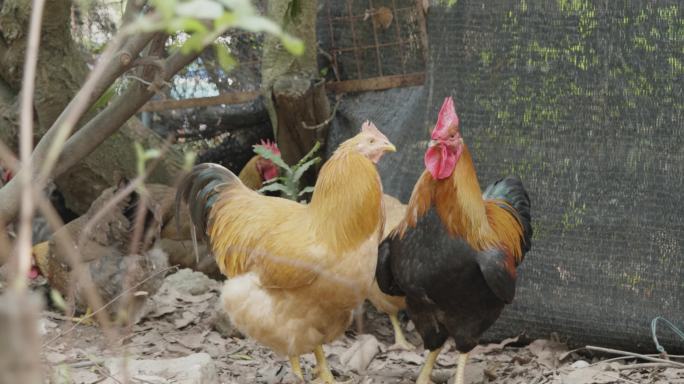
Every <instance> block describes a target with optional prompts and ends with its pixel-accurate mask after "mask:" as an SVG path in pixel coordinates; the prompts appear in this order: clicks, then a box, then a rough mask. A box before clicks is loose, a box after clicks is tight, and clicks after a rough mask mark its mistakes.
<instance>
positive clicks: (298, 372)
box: [290, 356, 304, 382]
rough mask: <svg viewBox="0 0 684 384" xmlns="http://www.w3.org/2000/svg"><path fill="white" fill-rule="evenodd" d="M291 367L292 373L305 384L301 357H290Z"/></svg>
mask: <svg viewBox="0 0 684 384" xmlns="http://www.w3.org/2000/svg"><path fill="white" fill-rule="evenodd" d="M290 365H292V373H294V375H295V376H297V378H299V380H300V381H301V382H304V374H303V373H302V366H301V365H299V356H290Z"/></svg>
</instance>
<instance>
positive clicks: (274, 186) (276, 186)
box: [254, 142, 321, 201]
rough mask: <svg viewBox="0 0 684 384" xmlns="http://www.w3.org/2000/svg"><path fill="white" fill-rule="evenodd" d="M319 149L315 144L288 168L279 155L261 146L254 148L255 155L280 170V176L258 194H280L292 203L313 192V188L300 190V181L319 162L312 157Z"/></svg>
mask: <svg viewBox="0 0 684 384" xmlns="http://www.w3.org/2000/svg"><path fill="white" fill-rule="evenodd" d="M320 147H321V143H318V142H316V145H314V147H313V148H311V150H310V151H309V153H307V154H306V155H304V157H302V159H301V160H299V162H297V164H295V165H293V166H289V165H287V164H286V163H285V162H284V161H283V159H282V158H281V157H280V155H276V154H274V153H273V152H271V151H270V150H269V149H267V148H265V147H263V146H255V147H254V152H255V153H256V154H257V155H260V156H261V157H263V158H265V159H268V160H271V161H272V162H273V164H275V165H277V166H278V168H280V170H281V172H280V176H278V177H276V178H273V179H271V180H269V181H267V182H266V185H264V186H263V187H262V188H261V189H260V190H259V192H280V193H281V194H282V196H283V197H285V198H287V199H290V200H294V201H298V200H299V199H301V198H302V196H304V194H306V193H309V192H313V190H314V187H306V188H303V189H300V181H301V179H302V176H304V173H306V171H307V170H308V169H309V168H311V166H312V165H314V164H317V163H318V162H320V161H321V158H320V157H318V156H316V157H313V156H314V154H315V153H316V152H317V151H318V149H319V148H320Z"/></svg>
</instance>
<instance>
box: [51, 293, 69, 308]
mask: <svg viewBox="0 0 684 384" xmlns="http://www.w3.org/2000/svg"><path fill="white" fill-rule="evenodd" d="M50 299H52V304H53V305H54V306H55V307H56V308H57V309H60V310H62V311H64V312H66V310H67V304H66V301H64V297H62V294H61V293H59V291H57V290H56V289H54V288H53V289H51V290H50Z"/></svg>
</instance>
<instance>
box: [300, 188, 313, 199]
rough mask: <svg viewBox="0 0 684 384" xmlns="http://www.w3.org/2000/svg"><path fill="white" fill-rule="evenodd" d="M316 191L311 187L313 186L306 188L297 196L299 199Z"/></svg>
mask: <svg viewBox="0 0 684 384" xmlns="http://www.w3.org/2000/svg"><path fill="white" fill-rule="evenodd" d="M314 189H315V188H314V187H311V186H309V187H306V188H304V189H302V190H301V191H299V193H298V194H297V197H302V196H304V194H306V193H309V192H313V191H314Z"/></svg>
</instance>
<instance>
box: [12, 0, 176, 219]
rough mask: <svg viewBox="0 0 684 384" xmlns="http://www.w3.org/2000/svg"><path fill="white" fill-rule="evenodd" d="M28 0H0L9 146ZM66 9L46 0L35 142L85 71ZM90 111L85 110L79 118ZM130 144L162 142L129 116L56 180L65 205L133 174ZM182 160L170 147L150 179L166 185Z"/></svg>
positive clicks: (60, 1)
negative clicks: (98, 145)
mask: <svg viewBox="0 0 684 384" xmlns="http://www.w3.org/2000/svg"><path fill="white" fill-rule="evenodd" d="M30 4H31V2H30V1H25V0H4V1H0V5H1V7H2V8H1V9H0V140H2V141H3V142H4V143H5V144H7V145H8V146H9V147H10V148H12V149H13V150H16V148H17V142H18V137H17V132H18V116H16V113H17V111H18V108H17V106H18V99H17V96H18V94H19V92H20V91H21V78H22V74H23V65H24V55H25V50H26V37H27V34H28V31H27V28H28V20H29V17H30V12H31V7H30ZM70 11H71V1H69V0H51V1H48V2H46V4H45V17H44V19H43V26H42V37H41V42H40V51H39V57H38V65H37V71H36V94H35V99H34V116H35V128H34V139H35V141H36V142H37V141H38V140H39V139H40V137H42V135H43V134H44V133H45V132H46V131H47V129H48V128H50V126H51V125H52V124H53V123H54V121H55V120H56V119H57V116H59V114H60V113H61V112H62V111H63V110H64V108H65V107H66V105H67V104H68V103H69V101H71V99H72V98H73V97H74V95H75V94H76V92H77V91H78V90H79V89H80V87H81V85H82V84H83V82H84V81H85V78H86V75H87V73H88V67H87V65H86V57H85V56H84V54H83V53H82V51H81V50H80V49H79V47H78V45H77V44H76V43H75V42H74V40H73V38H72V36H71V29H70V28H69V26H70V17H71V13H70ZM94 114H95V113H94V112H92V113H89V114H87V115H86V116H85V117H84V118H83V119H82V121H87V120H88V119H89V118H90V117H92V116H93V115H94ZM135 142H140V143H141V144H142V145H143V146H144V147H146V148H150V147H157V148H158V147H160V146H161V145H162V142H163V140H162V138H160V137H159V136H158V135H156V134H154V132H152V130H150V129H148V128H146V127H144V126H143V125H142V124H141V123H140V121H139V120H138V119H137V118H135V117H133V118H131V119H130V120H129V121H128V122H127V123H126V124H125V125H124V127H123V128H122V129H121V130H120V131H119V132H118V133H116V134H115V135H114V136H112V137H110V138H108V139H107V140H106V141H105V142H104V143H103V144H102V145H101V146H100V147H99V148H97V149H96V150H95V151H94V152H93V153H92V154H90V155H89V156H88V157H87V158H85V159H84V160H83V161H81V162H80V163H79V164H78V165H77V166H75V167H74V168H73V169H71V170H69V171H68V172H66V173H65V174H64V175H62V176H60V177H58V178H57V179H56V181H55V182H56V184H57V186H58V188H59V190H60V192H62V194H63V195H64V199H65V204H66V206H67V207H68V208H70V209H71V210H73V211H74V212H76V213H79V214H81V213H84V212H85V211H86V210H87V208H88V207H89V206H90V203H91V202H92V201H93V200H95V199H96V198H97V197H98V196H99V195H100V194H101V192H102V191H103V190H104V189H105V188H107V187H109V186H111V185H112V184H113V183H114V181H115V177H116V176H126V177H129V178H132V177H135V176H136V156H135V151H134V146H133V144H134V143H135ZM182 161H183V157H182V155H181V154H180V153H179V152H177V151H175V150H173V149H171V150H170V151H169V152H168V153H167V154H166V155H165V158H164V159H163V160H162V161H161V163H160V164H159V165H158V167H157V168H156V169H155V171H154V172H153V173H152V175H151V178H150V179H151V181H152V182H157V183H163V184H169V183H171V182H172V180H173V178H174V177H175V175H176V174H177V171H178V170H179V167H180V165H181V164H182Z"/></svg>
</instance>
